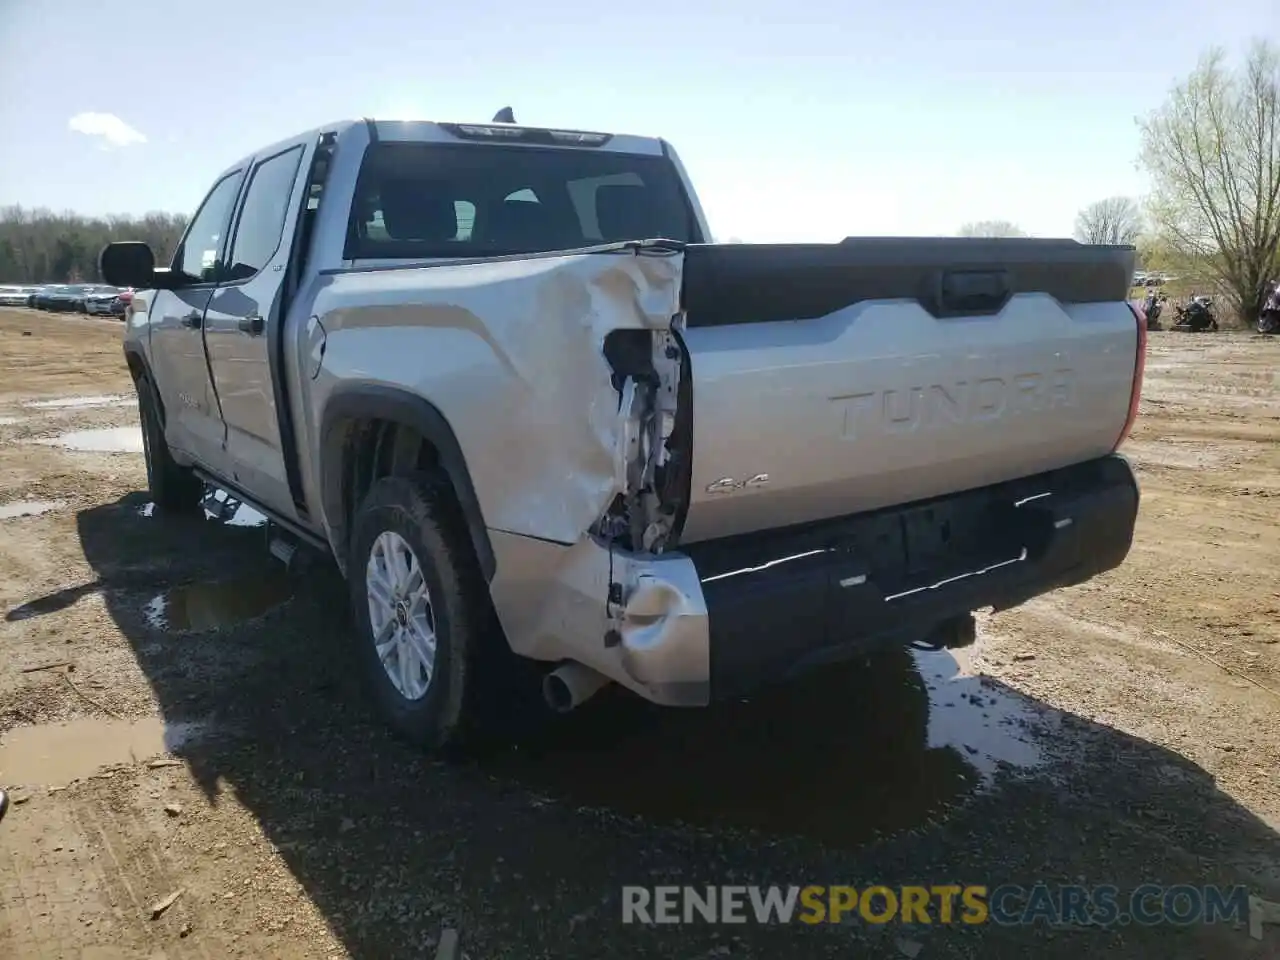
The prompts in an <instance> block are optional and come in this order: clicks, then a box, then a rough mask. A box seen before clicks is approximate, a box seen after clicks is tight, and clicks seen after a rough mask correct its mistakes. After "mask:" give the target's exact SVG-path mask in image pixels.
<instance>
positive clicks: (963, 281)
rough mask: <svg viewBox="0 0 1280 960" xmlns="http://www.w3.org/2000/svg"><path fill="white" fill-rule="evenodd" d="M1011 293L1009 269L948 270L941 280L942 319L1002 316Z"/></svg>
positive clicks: (939, 287)
mask: <svg viewBox="0 0 1280 960" xmlns="http://www.w3.org/2000/svg"><path fill="white" fill-rule="evenodd" d="M1010 293H1011V286H1010V282H1009V271H1007V270H945V271H943V272H942V273H941V274H940V275H939V277H938V296H937V300H936V301H935V302H936V303H937V306H938V314H937V315H938V316H941V317H948V316H950V317H954V316H966V315H968V316H972V315H983V314H991V313H999V312H1000V311H1001V310H1002V309H1003V308H1004V305H1005V303H1007V302H1008V300H1009V296H1010Z"/></svg>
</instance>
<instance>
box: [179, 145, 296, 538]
mask: <svg viewBox="0 0 1280 960" xmlns="http://www.w3.org/2000/svg"><path fill="white" fill-rule="evenodd" d="M307 152H308V147H307V144H305V143H302V142H299V143H297V144H295V145H293V146H291V147H288V148H287V149H285V150H283V151H281V152H279V153H276V154H274V155H272V156H269V157H264V158H262V159H259V160H258V161H257V162H256V163H255V164H254V167H253V171H252V172H251V174H250V176H249V183H248V187H247V188H246V190H245V193H244V201H243V203H242V204H241V207H240V213H239V216H238V218H237V220H236V223H235V230H234V234H233V236H232V238H231V247H230V251H229V252H228V255H227V261H226V263H227V266H226V269H225V270H224V271H223V274H222V276H223V279H222V281H221V282H220V283H219V285H218V288H217V289H216V290H215V291H214V294H213V297H212V299H211V300H210V301H209V305H208V309H207V310H206V312H205V322H204V334H205V349H206V350H207V351H208V357H209V369H210V371H211V372H212V375H213V385H214V388H215V390H216V392H217V396H218V402H219V403H220V405H221V409H222V419H223V422H224V423H225V425H226V443H227V462H226V469H227V471H228V472H227V473H226V479H227V480H229V481H231V482H233V483H235V484H238V485H239V486H241V487H242V488H244V489H246V490H251V491H253V493H254V495H255V496H256V497H258V498H259V499H260V500H261V501H262V503H263V505H264V506H267V507H270V508H272V509H273V510H274V511H275V512H276V513H278V514H282V515H283V516H285V517H295V516H296V514H297V511H296V508H295V506H294V504H293V498H292V496H291V495H290V492H289V483H288V474H287V473H286V470H285V464H284V455H283V451H282V449H281V443H280V426H279V421H278V419H277V404H276V393H275V385H276V383H277V382H280V383H283V381H278V377H279V376H281V372H280V371H275V372H273V371H272V368H271V343H272V339H273V337H278V334H279V326H280V324H283V323H284V317H283V316H282V314H281V311H280V299H281V292H282V288H283V282H284V277H285V268H286V265H287V264H288V262H289V256H290V246H291V244H290V243H289V241H288V238H286V236H285V234H286V231H285V225H286V223H293V222H296V220H297V217H296V211H297V207H298V205H299V204H300V203H301V202H302V194H303V193H304V192H305V191H304V187H303V185H302V184H301V183H300V182H299V181H300V180H303V179H305V177H303V176H302V173H303V171H305V170H306V167H305V166H304V164H303V161H304V159H305V157H306V154H307ZM291 212H292V213H294V214H295V216H292V217H291V216H290V215H289V214H290V213H291Z"/></svg>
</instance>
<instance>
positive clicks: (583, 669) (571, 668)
mask: <svg viewBox="0 0 1280 960" xmlns="http://www.w3.org/2000/svg"><path fill="white" fill-rule="evenodd" d="M609 682H610V681H609V678H608V677H606V676H604V674H601V673H597V672H596V671H595V670H592V669H591V668H590V667H588V666H584V665H583V664H581V663H576V662H575V661H573V660H570V661H568V662H567V663H565V664H564V665H562V666H559V667H556V669H554V670H552V671H551V672H550V673H548V674H547V675H546V676H545V677H543V678H542V698H543V699H544V700H546V702H547V706H548V707H550V708H551V709H552V710H554V711H555V712H556V713H568V712H569V711H570V710H573V709H574V708H575V707H578V706H580V705H581V704H582V703H583V701H585V700H586V699H587V698H589V697H591V696H592V695H593V694H595V693H597V692H599V691H600V689H601V688H602V687H604V686H606V685H607V684H608V683H609Z"/></svg>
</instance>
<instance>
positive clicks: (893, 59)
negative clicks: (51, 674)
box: [0, 0, 1280, 241]
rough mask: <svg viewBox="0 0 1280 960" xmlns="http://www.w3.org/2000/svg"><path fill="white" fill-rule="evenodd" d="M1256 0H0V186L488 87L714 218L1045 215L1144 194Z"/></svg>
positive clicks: (193, 186) (1256, 30) (179, 201)
mask: <svg viewBox="0 0 1280 960" xmlns="http://www.w3.org/2000/svg"><path fill="white" fill-rule="evenodd" d="M1276 4H1277V0H1127V2H1121V0H1110V2H1104V0H1074V2H1068V0H1040V2H1036V0H977V2H973V3H960V4H954V3H944V2H941V0H933V2H929V0H896V2H895V0H874V2H867V0H790V2H774V0H739V2H737V3H734V4H728V3H721V2H716V0H703V2H701V3H698V2H687V3H680V4H670V3H653V4H643V3H637V2H626V3H617V2H614V3H601V2H592V3H584V2H577V3H570V2H567V0H531V2H525V3H519V4H516V3H512V2H510V0H506V2H502V0H466V2H462V3H449V2H429V0H416V2H411V0H394V2H393V0H356V2H350V0H344V2H331V0H252V2H246V0H221V2H219V3H216V4H195V3H190V2H184V0H123V2H117V3H110V2H104V0H92V2H89V0H0V90H3V91H5V93H4V96H3V97H0V131H3V133H0V203H3V204H7V203H22V204H24V205H28V206H48V207H53V208H55V209H75V210H79V211H82V212H86V213H110V212H133V213H137V212H143V211H146V210H152V209H164V210H179V211H189V210H190V209H191V208H193V207H194V205H195V204H196V203H197V202H199V200H200V199H201V197H202V196H203V194H204V191H205V189H206V188H207V187H208V185H209V183H210V181H211V179H212V177H213V176H214V175H215V174H216V173H217V172H218V171H219V170H221V169H222V168H224V167H226V166H227V165H229V164H230V163H231V162H233V161H234V160H236V159H237V158H238V157H240V156H241V155H244V154H247V153H251V152H252V151H253V150H254V149H255V148H256V147H258V146H260V145H263V144H266V143H270V142H273V141H275V140H278V139H281V138H282V137H284V136H287V135H290V134H292V133H294V132H297V131H300V130H303V129H306V128H308V127H311V126H314V125H318V124H320V123H323V122H326V121H329V120H334V119H339V118H344V117H359V116H369V115H372V116H379V115H383V116H414V115H417V116H421V117H426V118H431V119H443V120H477V119H478V120H487V119H489V118H490V117H491V116H492V115H493V113H494V111H495V110H497V109H498V108H499V107H501V106H504V105H508V104H510V105H511V106H513V107H514V108H515V111H516V118H517V119H518V120H520V121H521V122H524V123H530V124H545V125H549V126H568V127H578V128H583V129H596V130H613V131H621V132H629V133H642V134H655V135H661V136H665V137H667V138H668V139H669V140H671V141H672V143H674V144H675V146H676V148H677V149H678V150H679V152H680V154H681V156H682V158H683V160H684V162H685V164H686V166H687V167H688V168H689V172H690V174H691V176H692V177H693V179H694V181H695V183H696V185H697V189H698V192H699V195H700V196H701V198H702V201H703V205H704V207H705V208H706V211H707V215H708V218H709V219H710V220H711V224H712V229H713V231H714V233H715V234H716V236H717V237H718V238H721V239H725V238H728V237H731V236H733V237H738V238H741V239H745V240H748V241H798V240H818V241H825V240H836V239H839V238H841V237H843V236H846V235H849V234H952V233H954V232H955V231H956V229H957V228H958V227H959V226H960V224H961V223H963V222H965V221H968V220H979V219H1008V220H1013V221H1014V222H1016V223H1018V224H1020V225H1021V226H1022V227H1023V228H1024V229H1027V230H1028V231H1030V232H1031V233H1033V234H1035V235H1039V236H1065V235H1068V234H1069V233H1070V232H1071V228H1072V224H1073V221H1074V217H1075V214H1076V211H1077V210H1078V209H1079V208H1080V207H1081V206H1083V205H1085V204H1087V203H1089V202H1091V201H1093V200H1097V199H1100V198H1102V197H1105V196H1109V195H1113V194H1118V193H1122V194H1130V195H1135V196H1140V195H1141V194H1142V193H1143V192H1144V190H1145V182H1144V179H1143V177H1142V175H1141V174H1140V173H1139V172H1138V170H1137V169H1136V167H1135V160H1136V154H1137V150H1138V134H1137V129H1136V127H1135V124H1134V118H1135V116H1137V115H1139V114H1142V113H1145V112H1146V111H1148V110H1149V109H1151V108H1152V107H1154V106H1156V105H1157V104H1158V103H1159V102H1160V101H1161V99H1162V98H1163V96H1164V95H1165V93H1166V91H1167V90H1168V88H1169V86H1170V84H1171V83H1173V82H1174V81H1175V80H1176V79H1177V78H1178V77H1179V76H1180V75H1182V74H1185V72H1186V71H1187V70H1188V69H1190V67H1191V66H1192V65H1193V64H1194V61H1195V59H1196V57H1197V55H1198V54H1199V52H1200V51H1201V50H1202V49H1203V48H1204V47H1206V46H1207V45H1209V44H1215V43H1216V44H1221V45H1223V46H1226V47H1227V48H1228V49H1229V50H1231V52H1232V53H1233V55H1237V54H1240V53H1242V52H1243V49H1244V45H1245V43H1246V42H1247V40H1248V38H1249V37H1250V36H1254V35H1258V34H1262V33H1269V34H1271V35H1272V36H1275V35H1276V34H1277V33H1280V29H1278V28H1280V8H1278V7H1277V6H1276ZM73 118H75V119H74V121H73Z"/></svg>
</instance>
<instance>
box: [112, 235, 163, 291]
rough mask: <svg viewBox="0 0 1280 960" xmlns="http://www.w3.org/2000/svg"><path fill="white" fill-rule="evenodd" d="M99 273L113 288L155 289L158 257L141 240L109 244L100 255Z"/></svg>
mask: <svg viewBox="0 0 1280 960" xmlns="http://www.w3.org/2000/svg"><path fill="white" fill-rule="evenodd" d="M98 271H99V272H100V273H101V274H102V279H103V280H105V281H106V282H107V283H109V284H111V286H113V287H134V288H136V289H139V290H150V289H154V288H155V281H156V277H155V273H156V256H155V254H154V253H152V252H151V248H150V247H149V246H147V245H146V244H145V243H143V242H142V241H140V240H121V241H117V242H115V243H108V244H107V245H106V246H105V247H103V248H102V253H101V254H99V255H98Z"/></svg>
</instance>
